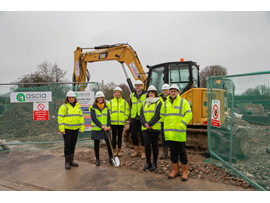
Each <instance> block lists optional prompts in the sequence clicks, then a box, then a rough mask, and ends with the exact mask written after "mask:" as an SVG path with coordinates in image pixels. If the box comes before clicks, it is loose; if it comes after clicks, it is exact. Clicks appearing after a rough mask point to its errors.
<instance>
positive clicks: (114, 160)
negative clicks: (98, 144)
mask: <svg viewBox="0 0 270 203" xmlns="http://www.w3.org/2000/svg"><path fill="white" fill-rule="evenodd" d="M111 159H112V163H113V165H114V166H115V167H119V166H120V160H119V158H118V157H117V156H116V157H114V158H111Z"/></svg>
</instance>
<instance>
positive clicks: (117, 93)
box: [107, 87, 130, 157]
mask: <svg viewBox="0 0 270 203" xmlns="http://www.w3.org/2000/svg"><path fill="white" fill-rule="evenodd" d="M113 93H114V99H112V100H110V101H109V102H107V106H108V108H109V111H110V115H111V125H112V126H111V127H112V146H113V153H114V156H119V157H120V156H122V153H121V146H122V133H123V129H124V125H125V123H126V120H128V117H129V110H130V109H129V105H128V102H127V101H126V100H124V99H123V98H122V96H121V95H122V93H123V91H122V89H121V88H120V87H116V88H114V91H113ZM116 138H117V146H118V149H116Z"/></svg>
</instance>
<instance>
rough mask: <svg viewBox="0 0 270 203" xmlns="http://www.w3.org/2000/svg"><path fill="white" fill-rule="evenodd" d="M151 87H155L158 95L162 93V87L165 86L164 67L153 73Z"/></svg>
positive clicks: (154, 70) (156, 69) (153, 70)
mask: <svg viewBox="0 0 270 203" xmlns="http://www.w3.org/2000/svg"><path fill="white" fill-rule="evenodd" d="M150 77H151V78H150V81H149V86H150V85H154V86H155V87H156V88H157V91H158V93H160V92H162V90H161V87H162V85H163V84H164V66H161V67H158V68H154V69H152V71H151V76H150Z"/></svg>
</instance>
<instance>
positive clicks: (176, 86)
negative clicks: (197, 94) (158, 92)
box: [170, 84, 180, 91]
mask: <svg viewBox="0 0 270 203" xmlns="http://www.w3.org/2000/svg"><path fill="white" fill-rule="evenodd" d="M170 89H177V90H178V91H180V89H179V87H178V85H176V84H173V85H172V86H171V87H170Z"/></svg>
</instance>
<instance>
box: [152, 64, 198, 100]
mask: <svg viewBox="0 0 270 203" xmlns="http://www.w3.org/2000/svg"><path fill="white" fill-rule="evenodd" d="M147 67H148V68H149V69H150V70H149V72H148V81H147V87H149V85H154V86H155V87H156V88H157V90H158V93H161V92H162V90H161V87H162V85H163V84H165V83H167V84H169V85H173V84H176V85H178V87H179V89H180V95H181V94H182V93H184V92H186V91H187V90H189V89H191V88H193V87H199V86H200V80H199V65H197V64H196V62H193V61H177V62H168V63H161V64H157V65H154V66H151V67H149V66H147Z"/></svg>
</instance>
